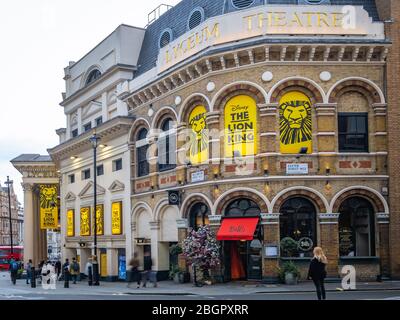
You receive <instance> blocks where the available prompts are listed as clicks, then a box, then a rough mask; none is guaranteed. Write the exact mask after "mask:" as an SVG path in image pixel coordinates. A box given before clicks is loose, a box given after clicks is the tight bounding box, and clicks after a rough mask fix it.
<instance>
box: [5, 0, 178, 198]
mask: <svg viewBox="0 0 400 320" xmlns="http://www.w3.org/2000/svg"><path fill="white" fill-rule="evenodd" d="M179 1H180V0H146V1H143V2H142V1H138V0H36V1H32V0H13V1H1V2H0V93H1V98H0V184H1V185H2V186H3V187H5V185H4V181H5V180H6V179H7V176H10V179H11V180H13V182H14V189H15V192H16V193H17V196H18V200H19V201H20V202H21V203H23V200H24V199H23V191H22V187H21V182H22V177H21V175H20V173H19V172H18V171H17V170H16V169H15V168H14V167H13V166H12V165H11V163H10V160H11V159H13V158H15V157H17V156H19V155H20V154H23V153H34V154H43V155H47V151H46V150H47V149H48V148H51V147H54V146H56V145H57V144H58V142H59V140H58V136H57V135H56V133H55V130H56V129H59V128H63V127H65V126H66V119H65V116H64V113H63V109H62V107H60V106H59V103H60V102H61V100H62V98H61V93H62V92H64V91H65V84H64V80H63V77H64V68H65V67H66V66H67V65H68V62H69V61H78V60H79V59H80V58H81V57H82V56H84V55H85V54H86V53H87V52H89V51H90V50H91V49H92V48H93V47H95V46H96V45H97V44H98V43H99V42H101V41H102V40H103V39H104V38H105V37H107V36H108V35H109V34H110V33H111V32H113V31H114V30H115V29H116V28H117V27H118V26H119V25H120V24H122V23H124V24H128V25H133V26H137V27H145V26H146V24H147V16H148V14H149V13H150V12H151V11H152V10H153V9H155V8H156V7H157V6H158V5H159V4H161V3H166V4H170V5H175V4H177V3H178V2H179Z"/></svg>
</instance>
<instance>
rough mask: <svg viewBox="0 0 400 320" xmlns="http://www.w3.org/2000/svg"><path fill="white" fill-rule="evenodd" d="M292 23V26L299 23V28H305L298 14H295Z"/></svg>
mask: <svg viewBox="0 0 400 320" xmlns="http://www.w3.org/2000/svg"><path fill="white" fill-rule="evenodd" d="M291 22H292V24H293V23H297V25H298V26H299V27H303V23H302V22H301V20H300V17H299V15H298V14H297V12H295V13H294V15H293V20H292V21H291Z"/></svg>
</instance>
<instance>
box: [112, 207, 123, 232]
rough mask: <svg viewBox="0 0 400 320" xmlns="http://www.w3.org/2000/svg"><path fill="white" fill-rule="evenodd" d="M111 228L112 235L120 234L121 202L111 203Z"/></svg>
mask: <svg viewBox="0 0 400 320" xmlns="http://www.w3.org/2000/svg"><path fill="white" fill-rule="evenodd" d="M111 228H112V230H111V232H112V234H113V235H120V234H122V202H113V204H112V206H111Z"/></svg>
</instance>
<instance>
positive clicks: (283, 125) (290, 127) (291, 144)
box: [279, 91, 312, 154]
mask: <svg viewBox="0 0 400 320" xmlns="http://www.w3.org/2000/svg"><path fill="white" fill-rule="evenodd" d="M279 115H280V144H281V153H283V154H299V153H300V151H301V149H302V148H307V152H306V153H312V118H311V101H310V99H309V98H308V97H307V96H306V95H305V94H303V93H301V92H298V91H292V92H289V93H287V94H285V95H284V96H283V97H282V99H281V101H280V102H279ZM304 153H305V152H304Z"/></svg>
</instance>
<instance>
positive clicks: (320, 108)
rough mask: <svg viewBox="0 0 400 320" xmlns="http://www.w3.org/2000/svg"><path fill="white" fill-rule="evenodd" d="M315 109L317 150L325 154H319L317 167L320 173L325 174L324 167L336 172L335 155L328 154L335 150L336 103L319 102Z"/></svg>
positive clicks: (332, 172)
mask: <svg viewBox="0 0 400 320" xmlns="http://www.w3.org/2000/svg"><path fill="white" fill-rule="evenodd" d="M315 108H316V110H317V123H316V124H315V125H316V126H317V142H318V145H317V146H318V152H323V153H325V154H326V155H324V156H321V155H320V156H319V168H320V169H321V172H320V173H321V174H325V170H326V169H330V170H331V171H330V172H331V174H336V163H335V157H334V156H332V155H329V153H332V154H334V153H335V151H336V140H337V138H336V136H337V133H336V127H337V124H336V121H337V120H336V110H337V104H336V103H319V104H316V105H315Z"/></svg>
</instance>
